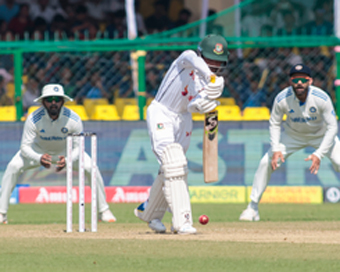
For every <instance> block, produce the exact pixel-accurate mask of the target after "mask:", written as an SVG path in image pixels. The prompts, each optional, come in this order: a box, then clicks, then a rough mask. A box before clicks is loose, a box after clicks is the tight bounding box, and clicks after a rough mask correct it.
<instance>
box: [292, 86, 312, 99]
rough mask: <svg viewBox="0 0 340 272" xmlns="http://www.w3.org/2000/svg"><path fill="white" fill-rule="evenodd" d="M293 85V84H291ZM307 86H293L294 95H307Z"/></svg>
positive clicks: (299, 96) (300, 96)
mask: <svg viewBox="0 0 340 272" xmlns="http://www.w3.org/2000/svg"><path fill="white" fill-rule="evenodd" d="M292 87H293V86H292ZM308 88H309V86H307V87H305V88H304V87H303V86H301V85H298V86H296V87H293V90H294V93H295V95H296V96H297V97H298V98H304V97H305V96H307V93H308Z"/></svg>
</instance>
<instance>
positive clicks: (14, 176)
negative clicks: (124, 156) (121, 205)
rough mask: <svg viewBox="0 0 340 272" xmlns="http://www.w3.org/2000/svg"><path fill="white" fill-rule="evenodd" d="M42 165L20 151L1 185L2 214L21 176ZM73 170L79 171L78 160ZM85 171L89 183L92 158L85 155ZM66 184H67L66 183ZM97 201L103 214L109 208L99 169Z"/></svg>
mask: <svg viewBox="0 0 340 272" xmlns="http://www.w3.org/2000/svg"><path fill="white" fill-rule="evenodd" d="M40 166H41V164H40V163H39V162H36V161H32V160H29V159H27V158H24V157H23V156H22V155H21V151H20V150H19V151H18V152H17V153H16V154H15V156H14V157H13V158H12V160H11V161H10V162H9V164H8V165H7V168H6V171H5V173H4V175H3V177H2V183H1V196H0V213H3V214H6V213H7V210H8V205H9V199H10V197H11V193H12V191H13V190H14V188H15V185H16V184H17V182H18V178H19V176H20V175H21V174H22V173H23V172H24V171H26V170H28V169H32V168H37V167H40ZM73 169H74V170H78V160H77V161H74V162H73ZM84 169H85V176H86V179H87V181H88V182H89V181H90V180H91V158H90V156H89V155H88V154H87V153H85V156H84ZM65 179H66V177H65ZM65 184H66V182H65ZM97 199H98V211H99V212H103V211H105V210H107V209H108V208H109V205H108V204H107V202H106V195H105V190H104V182H103V178H102V176H101V174H100V172H99V170H98V167H97Z"/></svg>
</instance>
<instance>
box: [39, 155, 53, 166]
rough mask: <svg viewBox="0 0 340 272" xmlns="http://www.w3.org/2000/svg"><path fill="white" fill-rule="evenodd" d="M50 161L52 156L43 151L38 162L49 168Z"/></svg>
mask: <svg viewBox="0 0 340 272" xmlns="http://www.w3.org/2000/svg"><path fill="white" fill-rule="evenodd" d="M51 163H52V156H51V155H49V154H47V153H45V154H44V155H42V156H41V158H40V164H41V165H42V166H44V167H45V168H50V167H51Z"/></svg>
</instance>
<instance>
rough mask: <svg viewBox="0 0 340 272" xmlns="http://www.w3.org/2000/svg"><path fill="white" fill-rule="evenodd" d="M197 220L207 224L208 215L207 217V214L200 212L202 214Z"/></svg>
mask: <svg viewBox="0 0 340 272" xmlns="http://www.w3.org/2000/svg"><path fill="white" fill-rule="evenodd" d="M198 221H199V222H200V223H201V224H202V225H206V224H208V222H209V217H208V216H207V215H205V214H202V215H201V216H200V217H199V219H198Z"/></svg>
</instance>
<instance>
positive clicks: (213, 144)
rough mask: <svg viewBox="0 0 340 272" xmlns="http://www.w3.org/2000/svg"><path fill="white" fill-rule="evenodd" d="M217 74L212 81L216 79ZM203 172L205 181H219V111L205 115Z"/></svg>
mask: <svg viewBox="0 0 340 272" xmlns="http://www.w3.org/2000/svg"><path fill="white" fill-rule="evenodd" d="M215 79H216V78H215V75H213V76H212V77H211V82H214V81H215ZM203 174H204V182H205V183H211V182H216V181H218V112H217V110H213V111H211V112H208V113H205V115H204V133H203Z"/></svg>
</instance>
